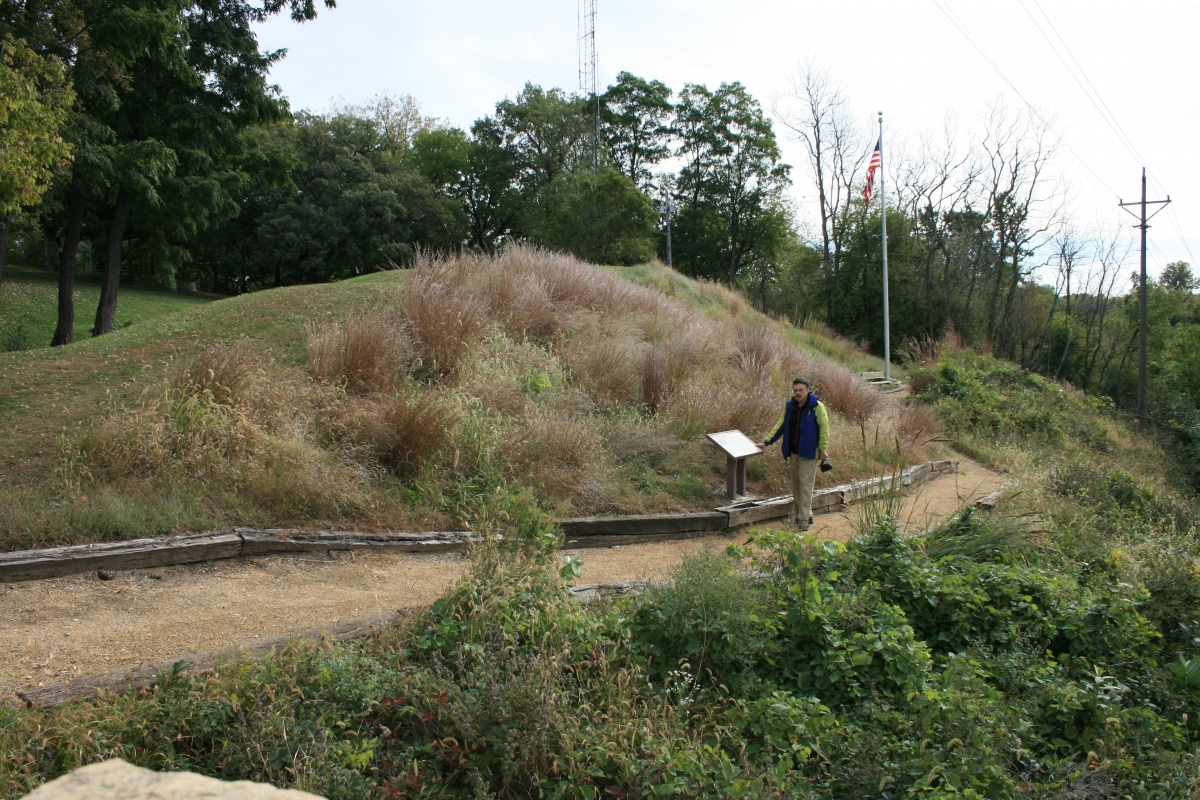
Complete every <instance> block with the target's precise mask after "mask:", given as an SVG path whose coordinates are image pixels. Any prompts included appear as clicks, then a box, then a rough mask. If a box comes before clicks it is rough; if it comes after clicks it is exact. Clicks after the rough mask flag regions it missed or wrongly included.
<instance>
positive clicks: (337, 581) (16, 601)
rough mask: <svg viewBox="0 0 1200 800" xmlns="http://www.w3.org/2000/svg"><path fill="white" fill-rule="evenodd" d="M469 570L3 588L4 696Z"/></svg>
mask: <svg viewBox="0 0 1200 800" xmlns="http://www.w3.org/2000/svg"><path fill="white" fill-rule="evenodd" d="M959 460H960V464H961V466H960V469H959V471H958V472H957V473H950V474H946V475H942V476H940V477H938V478H936V479H935V480H933V481H931V482H929V483H927V484H925V485H924V486H922V487H921V488H920V489H919V490H917V492H916V493H914V494H913V495H911V496H909V497H908V498H906V503H905V524H904V527H905V528H906V529H909V530H913V529H920V528H924V527H927V526H929V525H930V524H932V523H936V522H938V521H941V520H943V519H945V518H946V517H948V516H949V515H950V514H953V513H954V511H955V510H957V509H958V508H959V507H960V506H961V505H962V504H963V503H966V502H970V501H972V500H975V499H978V498H979V497H981V496H983V495H985V494H987V493H988V492H990V491H992V490H993V489H995V488H996V487H998V486H999V485H1000V484H1001V483H1002V478H1001V476H999V475H997V474H996V473H993V472H990V471H989V470H987V469H985V468H983V467H981V466H980V465H978V464H975V463H974V462H972V461H969V460H967V459H965V458H962V457H961V456H960V457H959ZM854 513H855V512H854V510H853V509H851V510H850V511H848V512H844V513H839V514H825V515H822V516H819V517H817V520H816V524H815V525H814V531H815V532H816V533H818V534H820V535H822V536H826V537H828V538H832V539H838V540H841V541H845V540H846V539H847V538H849V537H850V536H851V535H852V534H853V525H852V520H853V514H854ZM745 539H746V534H745V532H738V533H733V534H717V535H710V536H698V537H697V538H695V539H692V540H687V541H676V542H661V543H657V544H641V545H627V546H623V547H613V548H608V549H596V550H580V551H571V552H577V553H579V555H580V556H581V557H582V559H583V575H582V577H581V578H580V580H579V583H581V584H583V583H605V582H609V581H625V580H633V579H638V578H642V579H649V580H657V579H661V578H664V577H666V575H667V574H668V573H669V572H670V570H671V568H672V567H673V566H674V565H675V564H676V563H678V561H679V559H680V557H681V556H683V555H684V554H685V553H689V552H693V551H696V550H700V549H704V548H723V547H725V546H726V545H728V544H730V543H731V542H738V543H740V542H743V541H745ZM464 568H465V561H464V560H463V559H462V558H461V557H459V556H457V555H413V554H402V553H396V554H388V553H330V554H313V553H309V554H303V555H300V556H297V557H290V556H288V557H268V556H263V557H256V558H249V559H229V560H226V561H216V562H212V563H210V564H208V565H203V566H196V565H183V566H177V567H162V568H157V569H150V570H131V571H127V572H117V573H115V577H114V578H113V579H112V580H108V581H101V580H99V579H98V578H97V576H96V574H95V573H90V574H86V575H74V576H71V577H67V578H55V579H48V580H40V581H30V582H27V583H17V584H0V697H5V698H13V699H15V692H16V691H17V690H18V689H24V688H28V687H31V686H40V685H44V684H50V683H59V682H62V681H66V680H71V679H74V678H79V677H83V676H87V675H96V674H100V673H104V672H109V671H112V670H116V669H121V668H125V667H133V666H138V665H141V664H152V663H157V662H160V661H164V660H166V659H168V658H172V657H175V656H179V655H182V654H184V653H193V652H205V651H212V650H223V649H226V648H232V647H235V646H237V645H239V644H244V643H247V642H252V641H254V640H255V639H266V638H270V637H273V636H279V635H282V634H285V633H287V632H289V631H300V630H304V629H306V628H314V627H317V626H321V625H328V624H332V623H336V622H340V621H343V620H352V619H356V618H358V617H364V616H368V615H371V614H382V613H384V612H387V611H394V610H396V609H400V608H413V607H417V606H423V605H427V604H429V603H431V602H432V601H434V600H435V599H437V598H438V597H439V596H440V595H441V594H442V593H443V592H444V591H445V590H446V588H447V587H449V586H450V585H451V584H452V583H453V582H454V580H455V579H456V578H458V577H459V576H460V575H461V574H462V572H463V570H464Z"/></svg>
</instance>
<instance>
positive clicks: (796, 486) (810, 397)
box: [763, 378, 829, 531]
mask: <svg viewBox="0 0 1200 800" xmlns="http://www.w3.org/2000/svg"><path fill="white" fill-rule="evenodd" d="M780 438H782V439H783V443H782V445H781V448H782V449H783V457H784V459H786V460H787V462H788V474H789V477H791V479H792V520H793V521H794V522H795V523H796V526H797V527H799V528H800V530H802V531H806V530H808V526H809V525H811V524H812V494H813V486H814V484H816V482H817V465H818V464H819V463H820V462H821V461H824V460H825V459H827V458H828V457H829V455H828V453H826V451H825V448H826V447H827V446H828V445H829V414H828V413H826V411H825V404H824V403H822V402H821V401H820V399H818V398H817V396H816V395H815V394H813V393H812V392H811V391H809V383H808V380H806V379H805V378H796V380H794V381H792V399H791V400H789V401H788V402H787V404H786V405H785V406H784V407H783V416H781V417H780V418H779V422H778V423H776V425H775V432H774V433H772V434H771V435H770V436H769V437H768V438H767V439H766V440H764V441H763V447H770V446H771V445H772V444H774V443H775V440H776V439H780Z"/></svg>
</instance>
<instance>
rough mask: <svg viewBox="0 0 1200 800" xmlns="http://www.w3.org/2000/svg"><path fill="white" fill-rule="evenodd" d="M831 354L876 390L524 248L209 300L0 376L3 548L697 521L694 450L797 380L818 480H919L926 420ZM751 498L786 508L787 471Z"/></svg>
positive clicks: (718, 317) (708, 311)
mask: <svg viewBox="0 0 1200 800" xmlns="http://www.w3.org/2000/svg"><path fill="white" fill-rule="evenodd" d="M621 273H624V274H621ZM631 279H632V280H631ZM634 281H640V282H641V283H642V284H645V285H639V284H638V283H635V282H634ZM821 351H823V352H821ZM826 354H831V355H833V356H837V357H841V358H844V359H849V360H850V361H852V362H853V366H854V367H856V368H858V369H862V368H868V367H871V366H874V364H873V362H872V360H870V359H869V358H867V357H865V356H863V355H862V354H861V353H859V352H858V351H856V350H855V349H854V348H853V347H850V346H849V345H847V344H846V343H844V342H838V341H835V340H832V339H830V338H828V337H824V336H821V335H820V334H818V333H813V332H809V331H797V330H795V329H792V328H790V327H789V326H785V325H783V324H781V323H778V322H775V321H772V320H769V319H766V318H764V317H762V316H761V315H759V314H758V313H756V312H754V311H753V310H752V309H750V308H748V307H747V306H746V304H745V302H744V301H743V300H742V299H741V298H740V297H739V296H737V295H736V294H734V293H731V292H728V291H726V290H724V289H721V288H720V287H717V286H714V285H712V284H705V283H696V282H694V281H690V280H688V279H686V278H683V277H682V276H680V275H678V274H676V273H672V272H670V271H668V270H666V269H665V268H663V267H661V266H647V267H640V268H632V269H627V270H606V269H603V268H600V267H594V266H590V265H586V264H583V263H581V262H578V261H575V260H573V259H569V258H565V257H561V256H556V255H551V254H547V253H544V252H539V251H532V250H525V249H520V248H514V249H511V250H509V251H508V252H506V253H505V254H504V255H502V256H499V257H497V258H495V259H485V258H475V257H469V256H465V257H463V258H459V259H454V260H450V261H442V262H432V261H428V262H424V263H422V264H420V265H418V266H417V267H416V268H414V269H413V270H408V271H404V272H396V273H384V274H380V275H374V276H369V277H365V278H360V279H355V280H352V281H346V282H343V283H339V284H332V285H320V286H302V287H292V288H288V289H282V290H273V291H267V292H261V293H257V294H253V295H247V296H243V297H238V298H231V299H228V300H221V301H218V302H215V303H210V304H207V305H204V306H201V307H198V308H194V309H190V310H187V311H184V312H181V313H178V314H174V315H170V316H168V317H163V318H161V319H158V320H154V321H150V322H147V323H145V324H142V325H139V326H137V327H134V328H129V329H125V330H122V331H119V332H117V333H115V334H113V335H111V336H105V337H101V338H99V339H95V340H88V341H84V342H80V343H78V344H76V345H72V346H71V347H69V348H64V349H60V350H54V351H48V350H43V351H32V352H25V353H16V354H7V355H4V356H0V381H2V384H0V385H2V386H3V387H4V388H3V390H2V391H3V394H2V395H0V425H3V426H4V427H5V428H6V429H7V430H10V431H13V435H12V436H11V437H10V439H9V441H8V442H7V443H6V445H5V451H6V452H5V456H6V458H5V460H4V466H3V467H2V468H0V469H2V472H0V480H2V481H3V487H4V488H3V489H2V490H0V491H2V492H3V497H2V498H0V500H3V501H4V502H3V504H2V505H3V510H0V547H3V548H5V549H15V548H19V547H29V546H36V545H45V544H50V543H58V542H79V541H95V540H105V539H117V538H122V537H129V536H135V535H145V534H147V533H152V532H169V531H172V530H180V529H202V528H208V527H213V526H218V525H231V524H238V523H246V524H256V525H300V526H305V525H329V526H335V525H336V526H342V527H363V528H370V527H390V528H397V527H411V526H426V525H448V524H452V523H454V522H463V521H470V520H475V519H481V518H486V517H487V516H488V515H491V514H504V513H506V511H505V509H506V508H507V507H508V506H509V505H511V504H512V502H513V498H514V497H516V496H518V495H527V496H535V497H536V498H537V501H538V503H540V504H541V505H542V506H543V507H544V508H546V509H547V510H550V511H552V512H554V513H559V514H581V513H609V512H637V511H655V510H678V509H691V508H701V507H705V506H707V505H711V504H712V502H713V499H714V494H713V493H714V490H716V489H718V487H719V486H720V485H721V483H722V475H723V462H722V461H721V459H720V458H719V456H718V455H717V453H716V452H715V450H713V449H712V448H711V445H709V444H708V443H707V441H706V439H705V438H704V434H705V433H707V432H711V431H715V430H724V429H728V428H735V427H736V428H740V429H742V430H744V431H746V432H747V433H748V434H749V435H752V436H758V435H762V434H763V433H764V432H765V431H766V429H767V428H768V427H769V426H770V425H771V424H772V423H773V422H774V420H775V418H776V417H777V415H778V411H777V409H778V408H779V406H780V403H781V402H782V401H783V399H784V398H786V397H787V393H788V384H789V383H790V379H791V377H793V376H794V375H796V374H806V375H808V376H809V377H810V378H811V379H812V380H813V381H814V382H815V388H816V391H817V393H818V394H819V395H820V396H822V397H823V398H824V399H825V400H826V401H827V402H828V403H829V405H830V407H831V408H832V409H833V411H834V412H835V413H834V419H835V422H834V438H833V445H832V452H833V456H834V460H835V463H836V464H837V466H838V469H837V471H836V472H835V473H833V474H831V475H830V476H828V478H827V479H828V480H833V481H835V482H836V481H841V480H845V479H847V478H853V477H857V476H860V475H867V474H878V473H879V472H881V471H886V470H887V469H888V468H889V467H890V466H891V465H893V464H895V463H896V462H897V461H899V460H905V459H907V460H910V461H913V460H918V459H923V458H925V457H927V456H928V455H929V453H928V452H927V449H928V448H927V447H926V445H927V443H928V440H929V439H930V438H931V437H932V436H933V435H934V433H935V431H934V426H933V425H932V424H931V422H930V421H929V418H928V417H925V416H922V415H921V414H920V413H919V412H913V411H911V410H909V409H907V408H905V407H904V406H903V405H901V404H899V403H897V402H896V401H894V400H892V399H890V398H888V397H885V396H882V395H879V394H877V393H876V392H874V391H873V390H872V389H871V388H870V387H868V386H867V385H866V384H865V383H864V382H863V381H862V380H861V379H860V378H858V377H857V375H856V374H855V372H854V370H853V369H851V368H850V367H848V366H846V365H844V364H843V363H839V361H836V360H834V358H831V357H830V355H826ZM750 477H751V483H752V487H753V488H754V489H756V490H758V491H761V492H776V491H779V490H781V489H782V488H783V487H784V486H785V476H784V475H783V470H782V464H781V463H780V460H779V459H778V457H777V455H776V456H766V457H763V458H759V459H756V460H754V461H752V466H751V475H750Z"/></svg>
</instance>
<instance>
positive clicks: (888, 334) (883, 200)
mask: <svg viewBox="0 0 1200 800" xmlns="http://www.w3.org/2000/svg"><path fill="white" fill-rule="evenodd" d="M879 218H880V219H881V220H883V357H884V362H883V377H884V378H885V379H886V380H889V381H890V380H891V379H892V321H891V315H890V313H889V310H888V270H887V190H886V189H885V188H884V184H883V112H882V111H880V112H879Z"/></svg>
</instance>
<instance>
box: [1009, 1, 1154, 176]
mask: <svg viewBox="0 0 1200 800" xmlns="http://www.w3.org/2000/svg"><path fill="white" fill-rule="evenodd" d="M1018 2H1020V3H1021V8H1022V9H1024V11H1025V13H1026V15H1028V17H1029V19H1030V20H1031V21H1032V22H1033V24H1034V27H1036V28H1037V29H1038V33H1040V34H1042V38H1044V39H1045V40H1046V43H1047V44H1049V45H1050V49H1051V50H1053V51H1054V54H1055V55H1056V56H1058V60H1059V61H1061V62H1062V65H1063V66H1064V67H1066V68H1067V72H1069V73H1070V74H1071V77H1072V78H1074V80H1075V83H1076V85H1078V86H1079V88H1080V90H1081V91H1082V92H1083V93H1084V96H1086V97H1087V99H1088V100H1089V101H1090V102H1091V104H1092V107H1093V108H1095V109H1096V111H1097V112H1098V113H1099V114H1100V118H1101V119H1103V120H1104V122H1105V123H1106V124H1107V125H1108V127H1109V128H1110V129H1111V130H1112V132H1113V133H1115V134H1116V135H1117V139H1118V140H1119V141H1120V142H1121V143H1122V144H1123V145H1125V147H1126V148H1127V149H1128V150H1129V152H1130V153H1131V154H1133V156H1134V158H1136V159H1137V160H1138V161H1140V162H1141V163H1143V164H1145V163H1146V159H1144V158H1142V154H1141V153H1139V152H1138V150H1137V147H1136V146H1135V145H1134V143H1133V139H1131V138H1130V137H1129V135H1128V134H1126V133H1125V129H1124V128H1122V127H1121V123H1120V121H1118V120H1117V116H1116V114H1114V113H1112V110H1111V109H1110V108H1109V107H1108V103H1105V102H1104V98H1103V97H1101V96H1100V92H1099V91H1098V90H1097V89H1096V86H1095V84H1093V83H1092V81H1091V79H1090V78H1089V77H1088V76H1087V71H1086V70H1084V68H1083V66H1082V65H1081V64H1080V63H1079V60H1078V59H1077V58H1075V54H1074V53H1072V52H1071V48H1070V47H1069V46H1068V45H1067V42H1066V40H1064V39H1063V37H1062V34H1061V33H1059V32H1058V28H1056V27H1055V26H1054V22H1053V21H1051V19H1050V15H1048V14H1047V13H1046V10H1045V9H1044V8H1042V6H1041V4H1040V3H1039V2H1038V0H1032V2H1033V4H1034V5H1035V6H1037V10H1038V11H1039V12H1041V15H1042V17H1043V18H1044V19H1045V20H1046V24H1047V25H1049V26H1050V29H1051V30H1052V31H1054V35H1055V37H1057V38H1058V41H1059V42H1060V43H1061V44H1062V47H1063V50H1065V51H1066V52H1067V55H1069V56H1070V57H1071V61H1072V63H1074V64H1075V70H1078V72H1079V75H1080V76H1082V77H1083V80H1084V81H1087V87H1086V88H1085V87H1084V85H1083V83H1081V82H1080V80H1079V77H1077V76H1076V75H1075V70H1072V69H1071V65H1070V64H1068V63H1067V62H1066V59H1064V58H1063V57H1062V54H1061V53H1059V51H1058V48H1057V47H1055V45H1054V42H1052V41H1050V37H1049V36H1047V35H1046V32H1045V31H1044V30H1042V26H1041V25H1040V24H1038V21H1037V19H1036V18H1035V17H1034V16H1033V14H1031V13H1030V11H1029V9H1028V8H1027V7H1026V6H1025V0H1018ZM1089 89H1090V91H1089ZM1101 106H1103V108H1101Z"/></svg>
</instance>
